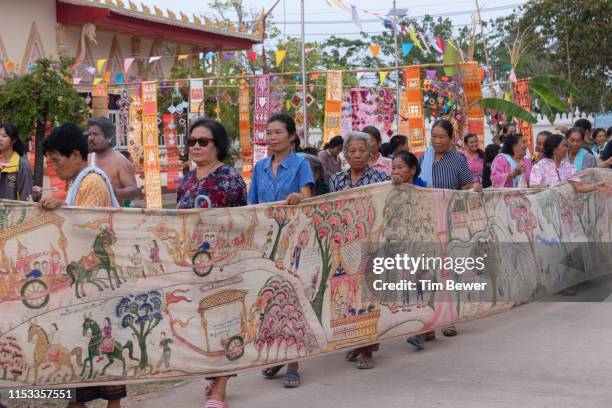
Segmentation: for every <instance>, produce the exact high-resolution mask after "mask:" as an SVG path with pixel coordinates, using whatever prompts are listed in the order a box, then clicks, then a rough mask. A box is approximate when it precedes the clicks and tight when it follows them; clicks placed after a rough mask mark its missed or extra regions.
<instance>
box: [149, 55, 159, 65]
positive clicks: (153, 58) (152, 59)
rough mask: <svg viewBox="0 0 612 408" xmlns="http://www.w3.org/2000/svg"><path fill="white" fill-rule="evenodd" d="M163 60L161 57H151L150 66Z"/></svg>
mask: <svg viewBox="0 0 612 408" xmlns="http://www.w3.org/2000/svg"><path fill="white" fill-rule="evenodd" d="M160 59H161V57H160V56H155V57H149V64H152V63H154V62H155V61H159V60H160Z"/></svg>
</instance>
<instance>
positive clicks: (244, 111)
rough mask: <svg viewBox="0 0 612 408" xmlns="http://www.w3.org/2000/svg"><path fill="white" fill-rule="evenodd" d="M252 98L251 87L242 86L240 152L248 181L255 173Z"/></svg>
mask: <svg viewBox="0 0 612 408" xmlns="http://www.w3.org/2000/svg"><path fill="white" fill-rule="evenodd" d="M250 111H251V97H250V92H249V85H248V84H246V83H244V84H241V85H240V94H239V96H238V125H239V128H240V150H241V153H242V177H243V178H244V179H245V180H247V179H250V178H251V174H252V173H253V149H252V146H251V115H250Z"/></svg>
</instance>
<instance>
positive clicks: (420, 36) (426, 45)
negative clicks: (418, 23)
mask: <svg viewBox="0 0 612 408" xmlns="http://www.w3.org/2000/svg"><path fill="white" fill-rule="evenodd" d="M419 38H420V39H421V41H423V45H425V48H426V49H427V52H428V53H430V54H431V49H430V48H429V44H427V40H426V39H425V36H424V35H423V33H422V32H420V31H419Z"/></svg>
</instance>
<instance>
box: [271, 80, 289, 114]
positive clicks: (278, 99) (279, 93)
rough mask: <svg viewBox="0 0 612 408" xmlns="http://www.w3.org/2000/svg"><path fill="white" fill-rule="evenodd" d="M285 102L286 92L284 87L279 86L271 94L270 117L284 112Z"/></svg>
mask: <svg viewBox="0 0 612 408" xmlns="http://www.w3.org/2000/svg"><path fill="white" fill-rule="evenodd" d="M284 100H285V90H284V89H283V87H282V86H277V87H275V88H274V89H272V91H271V92H270V115H274V114H275V113H281V112H282V111H283V101H284Z"/></svg>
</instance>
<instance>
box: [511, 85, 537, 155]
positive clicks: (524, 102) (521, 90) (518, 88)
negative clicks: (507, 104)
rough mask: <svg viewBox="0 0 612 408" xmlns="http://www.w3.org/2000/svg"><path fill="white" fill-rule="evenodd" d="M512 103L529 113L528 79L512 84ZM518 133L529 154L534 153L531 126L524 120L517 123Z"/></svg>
mask: <svg viewBox="0 0 612 408" xmlns="http://www.w3.org/2000/svg"><path fill="white" fill-rule="evenodd" d="M514 103H516V104H517V105H519V106H520V107H521V108H523V109H525V110H526V111H527V112H531V95H529V79H528V78H523V79H519V80H518V81H517V82H516V84H514ZM518 128H519V133H520V134H522V135H523V138H524V139H525V141H526V142H527V147H528V148H529V152H530V153H531V154H534V153H535V150H534V149H533V125H532V124H531V123H529V122H525V121H524V120H519V122H518Z"/></svg>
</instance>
